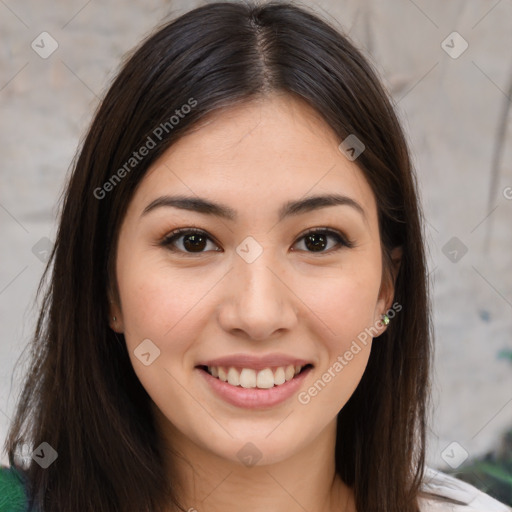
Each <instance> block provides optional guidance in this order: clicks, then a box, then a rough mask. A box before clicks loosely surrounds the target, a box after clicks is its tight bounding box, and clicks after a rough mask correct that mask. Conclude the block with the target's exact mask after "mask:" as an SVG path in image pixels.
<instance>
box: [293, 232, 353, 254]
mask: <svg viewBox="0 0 512 512" xmlns="http://www.w3.org/2000/svg"><path fill="white" fill-rule="evenodd" d="M329 239H331V240H334V241H335V243H334V244H332V242H331V243H329ZM301 241H303V243H304V247H305V248H306V249H305V250H306V251H307V252H316V253H325V252H332V251H331V249H333V250H334V251H336V250H338V249H340V248H341V247H353V246H354V244H353V242H351V241H349V240H347V239H345V238H344V237H343V236H342V235H341V234H340V233H338V232H337V231H333V230H331V229H325V228H318V229H314V230H311V231H309V232H308V233H306V234H305V235H304V236H302V237H301V238H300V239H299V241H298V242H297V243H299V242H301ZM301 250H304V249H301Z"/></svg>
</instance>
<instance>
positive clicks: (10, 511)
mask: <svg viewBox="0 0 512 512" xmlns="http://www.w3.org/2000/svg"><path fill="white" fill-rule="evenodd" d="M26 508H27V497H26V494H25V487H24V484H23V480H22V478H21V476H20V475H19V474H18V472H17V470H16V469H15V468H14V467H12V466H11V467H10V468H8V467H5V466H0V512H25V510H26Z"/></svg>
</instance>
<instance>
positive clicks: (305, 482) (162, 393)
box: [110, 94, 400, 512]
mask: <svg viewBox="0 0 512 512" xmlns="http://www.w3.org/2000/svg"><path fill="white" fill-rule="evenodd" d="M340 142H341V141H340V140H339V139H338V137H337V136H336V135H335V134H334V133H333V131H332V130H331V129H330V127H329V126H328V125H327V124H326V123H325V122H324V121H323V120H322V119H321V118H320V117H319V116H318V115H317V114H316V112H315V111H314V110H312V109H311V108H310V107H309V106H307V105H306V104H305V103H303V102H302V101H301V100H297V99H294V98H293V97H291V96H287V95H277V94H273V95H272V96H267V97H265V98H264V99H260V100H257V101H252V102H250V103H246V104H244V105H241V106H240V105H239V106H236V107H231V108H229V109H224V110H223V111H221V112H220V113H216V114H214V115H213V116H211V117H210V118H209V119H208V121H207V122H203V123H202V124H201V125H200V126H199V127H198V128H197V129H195V130H194V131H192V132H190V133H189V134H188V135H186V136H184V137H183V138H181V139H180V140H179V141H178V142H177V143H175V144H174V145H173V146H172V147H171V148H169V149H168V150H167V152H166V153H165V154H164V155H163V156H162V157H161V158H160V159H159V161H158V162H157V163H156V164H154V165H153V166H152V167H151V168H150V169H149V170H148V172H147V174H146V176H145V177H144V179H143V180H142V182H141V183H140V186H139V187H138V189H137V190H136V192H135V194H134V197H133V199H132V201H131V203H130V205H129V208H128V210H127V213H126V216H125V218H124V220H123V223H122V226H121V231H120V235H119V240H118V248H117V249H118V250H117V259H116V274H117V275H116V279H117V286H118V292H119V299H120V302H119V303H116V302H113V303H112V304H111V311H110V313H111V318H112V316H114V315H115V317H116V321H114V320H113V319H112V320H111V328H112V329H114V330H115V331H116V332H119V333H124V336H125V340H126V343H127V347H128V351H129V354H130V357H131V361H132V364H133V368H134V370H135V372H136V374H137V376H138V378H139V379H140V381H141V383H142V385H143V386H144V388H145V389H146V390H147V392H148V394H149V395H150V397H151V398H152V400H153V404H152V406H153V410H154V416H155V421H156V425H157V429H158V432H159V433H160V435H161V438H162V440H163V442H164V446H165V455H166V461H167V471H168V474H169V478H172V481H173V483H174V485H177V486H178V488H179V490H180V492H181V497H182V503H183V505H184V506H185V507H186V508H187V509H188V508H192V507H193V508H195V509H197V510H200V511H208V512H220V511H223V512H230V511H235V510H240V509H241V508H243V509H244V510H251V511H265V512H271V511H282V510H287V511H291V512H295V511H297V512H299V511H300V512H303V511H304V510H307V511H308V512H320V511H326V510H340V509H341V510H345V511H355V506H354V499H353V493H352V490H351V489H350V488H348V487H347V486H346V485H345V484H344V483H343V482H342V481H341V479H339V478H338V477H337V476H336V474H335V466H334V445H335V436H336V415H337V413H338V412H339V411H340V410H341V409H342V408H343V406H344V405H345V403H346V402H347V401H348V399H349V398H350V396H351V395H352V393H353V392H354V390H355V388H356V387H357V384H358V383H359V381H360V379H361V377H362V375H363V373H364V371H365V368H366V365H367V362H368V358H369V355H370V349H371V344H372V340H371V338H370V341H369V343H367V345H366V346H364V345H361V347H362V349H361V351H360V352H358V354H357V355H355V356H354V357H353V359H352V360H351V361H350V362H349V363H348V364H347V365H346V366H345V367H344V368H343V371H341V372H339V373H337V374H336V377H335V378H333V379H332V380H331V381H330V382H329V383H328V384H327V385H326V386H325V387H324V388H323V389H322V390H321V392H319V393H318V395H317V396H315V397H314V398H312V399H311V401H310V402H309V403H307V404H301V403H300V402H299V401H298V399H297V395H294V396H292V397H291V398H290V399H288V400H286V401H285V402H284V403H281V404H279V405H277V406H274V407H272V408H269V409H266V410H259V411H254V410H247V409H241V408H238V407H235V406H233V405H230V404H228V403H226V402H224V401H223V400H222V399H221V398H219V397H218V396H217V395H215V394H214V393H213V392H212V391H210V389H209V387H208V386H207V385H206V382H205V380H204V378H203V376H202V375H201V374H200V373H199V372H200V370H198V369H195V366H196V365H197V364H198V363H199V362H200V361H201V360H205V359H212V358H215V357H219V356H225V355H230V354H234V353H250V354H253V355H263V354H268V353H273V352H280V353H285V354H289V355H291V356H295V357H302V358H305V359H307V360H309V361H311V362H312V364H313V365H314V368H313V370H312V371H311V372H310V374H309V375H308V376H307V378H306V380H305V382H304V383H303V386H302V387H301V389H300V391H307V389H308V388H309V387H310V386H311V385H312V384H313V383H314V382H315V381H317V379H319V378H320V377H321V376H322V374H323V373H325V372H326V371H327V369H328V368H329V367H332V365H333V363H334V362H335V361H336V359H337V357H338V356H340V355H343V354H344V353H345V352H346V351H347V350H348V349H349V348H350V346H351V343H352V342H353V340H355V339H356V338H357V335H358V334H360V333H361V332H362V331H364V329H365V328H367V327H370V326H374V325H378V326H380V328H379V331H378V335H380V334H381V333H382V332H383V330H384V329H385V326H382V324H380V323H379V322H378V320H379V319H380V318H381V315H382V314H383V313H385V312H386V311H387V310H388V309H389V308H390V307H391V304H392V298H393V292H394V290H393V284H392V283H389V284H387V283H388V282H387V280H385V279H383V275H384V274H383V267H382V254H381V242H380V236H379V229H378V221H377V208H376V202H375V197H374V195H373V193H372V191H371V189H370V187H369V185H368V183H367V182H366V180H365V178H364V175H363V173H362V171H361V170H360V169H359V168H358V166H357V161H355V162H351V161H349V160H348V159H347V158H346V157H345V156H344V155H343V153H342V152H341V151H340V150H339V149H338V145H339V143H340ZM334 192H336V193H339V194H343V195H346V196H349V197H350V198H352V199H353V200H355V201H357V202H358V203H359V204H360V205H361V207H362V208H363V210H364V216H363V215H362V214H361V213H359V212H358V211H357V210H356V209H355V208H352V207H350V206H348V205H336V206H329V207H324V208H320V209H316V210H314V211H310V212H307V213H303V214H300V215H295V216H291V217H289V218H286V219H284V220H281V221H280V222H278V221H277V212H278V210H279V208H280V207H281V206H282V205H283V204H284V203H285V202H287V201H291V200H297V199H301V198H304V196H306V195H307V196H312V195H317V194H328V193H334ZM165 194H168V195H176V194H185V195H191V196H200V197H202V198H207V199H209V200H212V201H216V202H220V203H222V204H225V205H228V206H229V207H230V208H232V209H234V210H235V211H236V212H237V214H238V218H237V220H235V221H231V220H226V219H221V218H217V217H214V216H211V215H206V214H204V213H198V212H194V211H187V210H182V209H177V208H173V207H159V208H155V209H153V210H152V211H150V212H149V213H147V214H146V215H142V212H143V210H144V209H145V207H146V206H147V205H148V204H149V203H151V202H152V201H153V200H154V199H156V198H157V197H159V196H162V195H165ZM190 227H196V228H199V229H201V230H203V231H205V232H206V234H207V235H208V236H209V237H210V239H208V238H207V239H206V242H205V243H204V244H203V246H202V249H200V250H202V252H199V253H198V252H190V246H188V247H189V252H187V249H186V247H185V246H184V244H183V243H184V239H186V238H187V237H186V236H181V238H178V239H177V240H176V241H175V242H174V244H173V245H174V247H175V252H173V251H172V250H171V249H170V246H168V247H165V246H160V245H158V242H159V241H161V240H162V239H163V238H164V237H165V236H166V235H168V234H169V233H171V231H173V230H175V229H178V228H190ZM325 227H330V228H331V229H333V230H335V231H339V232H340V233H341V234H342V236H343V235H344V236H346V237H347V238H348V239H349V240H351V241H353V242H354V247H352V248H348V247H346V246H343V245H341V246H340V245H339V244H338V242H337V240H336V239H335V238H331V237H329V238H328V242H327V243H328V244H329V245H328V246H327V247H326V248H325V249H324V250H323V251H322V250H319V251H320V252H315V250H314V247H313V249H311V246H309V247H308V246H307V245H306V243H305V240H304V238H303V236H304V234H305V233H306V232H307V231H309V230H310V229H311V228H325ZM247 236H252V237H253V238H254V239H255V240H257V242H258V243H259V244H260V245H261V247H262V249H263V252H262V254H261V255H260V256H259V257H258V258H257V259H256V260H255V261H253V262H252V263H247V262H246V261H245V260H244V259H242V258H241V257H240V256H239V255H238V254H237V252H236V248H237V246H238V245H239V244H240V243H241V242H242V241H243V240H244V239H245V238H246V237H247ZM171 247H172V246H171ZM337 247H338V250H335V249H336V248H337ZM215 249H218V250H215ZM393 258H394V261H395V267H396V268H395V270H396V269H397V268H398V265H399V261H400V252H399V249H396V250H395V251H394V252H393ZM395 275H396V274H395ZM381 285H382V286H381ZM144 339H150V340H151V341H152V342H153V343H154V344H155V345H156V346H157V347H158V348H159V350H160V355H159V357H158V358H156V359H155V360H154V362H152V363H151V364H150V365H148V366H145V365H143V364H142V363H141V362H140V360H139V359H138V358H137V357H136V356H135V355H134V350H135V349H136V348H137V346H138V345H139V344H140V343H141V341H142V340H144ZM248 442H251V443H253V444H254V445H255V446H256V447H257V449H258V451H259V453H260V455H261V459H260V460H259V462H258V464H257V465H255V466H252V467H247V466H245V465H244V464H242V463H241V461H240V460H239V458H238V456H237V452H238V451H239V450H240V449H241V448H242V447H243V446H244V445H245V444H246V443H248ZM171 452H172V453H175V454H177V455H178V457H172V458H171ZM171 461H172V463H171Z"/></svg>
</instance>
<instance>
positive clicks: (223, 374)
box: [218, 366, 228, 382]
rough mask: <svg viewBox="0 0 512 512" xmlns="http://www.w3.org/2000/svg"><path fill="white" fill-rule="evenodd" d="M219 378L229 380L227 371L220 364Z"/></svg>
mask: <svg viewBox="0 0 512 512" xmlns="http://www.w3.org/2000/svg"><path fill="white" fill-rule="evenodd" d="M218 373H219V379H220V380H222V381H224V382H226V381H227V380H228V376H227V373H226V372H225V370H224V368H221V367H220V366H219V371H218Z"/></svg>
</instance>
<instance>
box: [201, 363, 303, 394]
mask: <svg viewBox="0 0 512 512" xmlns="http://www.w3.org/2000/svg"><path fill="white" fill-rule="evenodd" d="M197 368H198V369H200V370H202V371H204V372H206V373H208V374H209V375H210V376H212V377H214V378H216V379H217V380H220V381H222V382H225V383H227V384H229V385H231V386H233V387H235V388H236V387H238V388H244V389H271V388H274V387H280V386H282V385H283V384H286V383H287V382H289V381H291V380H293V379H295V378H297V377H298V376H299V375H302V374H304V373H306V372H307V371H309V370H310V369H311V368H313V365H312V364H305V365H295V366H294V365H291V364H290V365H287V366H274V367H267V368H264V369H261V370H256V369H253V368H239V367H234V366H229V367H227V366H204V365H200V366H197Z"/></svg>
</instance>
